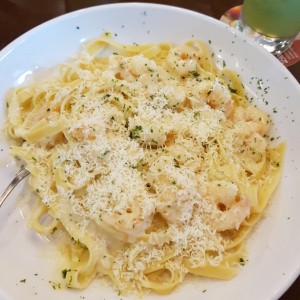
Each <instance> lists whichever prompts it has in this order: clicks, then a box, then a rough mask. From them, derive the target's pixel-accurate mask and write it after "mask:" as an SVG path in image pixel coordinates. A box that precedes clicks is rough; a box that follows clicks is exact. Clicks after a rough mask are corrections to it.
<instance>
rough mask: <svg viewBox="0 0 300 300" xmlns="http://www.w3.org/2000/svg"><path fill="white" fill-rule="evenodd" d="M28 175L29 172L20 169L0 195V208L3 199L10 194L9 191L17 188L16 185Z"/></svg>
mask: <svg viewBox="0 0 300 300" xmlns="http://www.w3.org/2000/svg"><path fill="white" fill-rule="evenodd" d="M29 174H30V172H29V171H27V170H26V169H24V168H22V169H21V170H20V171H19V173H18V174H17V175H16V176H15V178H14V179H13V180H12V181H11V183H10V184H9V185H8V186H7V187H6V189H5V190H4V191H3V192H2V193H1V195H0V207H1V206H2V204H3V202H4V201H5V199H6V198H7V197H8V195H9V194H10V193H11V191H12V190H13V189H14V188H15V187H16V186H17V184H18V183H19V182H20V181H21V180H23V179H24V178H25V177H26V176H28V175H29Z"/></svg>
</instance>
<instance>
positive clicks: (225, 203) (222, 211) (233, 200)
mask: <svg viewBox="0 0 300 300" xmlns="http://www.w3.org/2000/svg"><path fill="white" fill-rule="evenodd" d="M207 193H208V195H209V196H210V198H211V199H212V201H213V203H214V204H215V205H216V207H217V209H218V211H219V216H220V217H216V218H214V220H213V226H214V227H215V228H216V230H217V231H224V230H229V229H238V228H239V227H240V225H241V223H242V222H243V221H244V220H245V219H246V218H247V217H248V216H249V214H250V209H251V201H250V200H249V199H248V198H247V197H246V196H245V195H243V194H239V193H238V188H237V186H236V185H235V184H233V183H230V182H228V181H224V180H219V181H213V182H210V183H209V184H208V187H207Z"/></svg>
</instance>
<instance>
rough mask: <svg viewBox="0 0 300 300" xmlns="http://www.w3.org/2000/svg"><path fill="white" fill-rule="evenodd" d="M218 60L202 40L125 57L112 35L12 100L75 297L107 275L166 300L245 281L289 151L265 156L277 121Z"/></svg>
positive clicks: (39, 212)
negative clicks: (254, 237) (201, 285)
mask: <svg viewBox="0 0 300 300" xmlns="http://www.w3.org/2000/svg"><path fill="white" fill-rule="evenodd" d="M104 50H105V51H106V52H107V50H110V51H111V55H103V53H104ZM211 57H212V56H211V55H210V53H209V51H208V49H207V48H206V46H205V44H204V43H202V42H200V41H198V40H192V41H188V42H186V43H185V44H184V45H179V46H173V45H171V44H167V43H165V44H148V45H122V44H118V43H117V42H115V41H113V40H112V39H111V38H110V36H109V34H104V35H103V36H101V37H100V38H98V39H96V40H93V41H91V42H89V43H87V44H86V45H85V47H84V48H83V49H82V51H81V52H80V53H79V55H78V56H77V57H76V58H75V59H73V60H71V61H70V62H68V63H65V64H63V65H61V66H60V69H59V74H58V75H56V76H54V77H53V78H50V79H48V80H45V81H42V82H38V83H32V84H30V85H27V86H22V87H17V88H14V89H11V90H10V91H9V93H8V95H7V103H8V118H7V126H6V132H7V135H8V136H9V138H11V139H12V140H13V141H14V142H13V145H12V146H11V152H12V153H13V154H14V155H15V156H17V157H19V158H21V159H22V160H23V161H24V162H25V163H26V168H27V169H28V170H29V171H30V173H31V176H30V181H29V183H30V186H31V187H32V190H33V191H34V192H35V193H36V194H37V195H38V198H39V202H38V205H37V207H36V209H35V210H34V211H33V212H32V217H31V224H32V226H33V228H34V229H35V230H36V231H37V232H39V233H43V234H48V235H49V234H54V235H55V234H57V232H59V231H63V232H65V233H66V234H67V236H68V237H69V240H68V241H64V245H63V246H62V254H63V256H64V258H65V266H64V268H63V270H62V280H63V281H64V282H65V285H66V286H68V287H73V288H84V287H86V286H88V285H89V283H90V282H91V281H92V280H93V278H95V277H96V276H99V275H104V276H108V277H109V278H111V280H112V282H113V284H114V286H115V288H116V290H117V291H119V292H121V293H122V294H128V293H132V292H136V291H137V292H143V291H146V290H152V291H154V292H156V293H160V294H165V293H170V292H171V291H172V290H173V289H174V288H175V287H176V286H177V285H178V284H179V283H181V282H182V281H183V279H184V277H185V275H186V274H187V273H192V274H195V275H199V276H207V277H213V278H221V279H230V278H232V277H233V276H234V275H235V274H236V273H237V271H238V265H239V263H240V261H241V259H243V255H244V248H243V245H244V241H245V238H246V236H247V235H248V233H249V232H250V231H251V229H252V228H253V226H254V224H255V223H256V222H257V221H258V220H259V218H260V216H261V214H262V212H263V210H264V208H265V206H266V204H267V202H268V200H269V198H270V196H271V194H272V192H273V190H274V189H275V187H276V185H277V184H278V181H279V177H280V173H281V169H282V167H281V166H282V158H283V152H284V144H281V145H279V146H277V147H276V148H270V147H269V145H268V141H267V139H266V135H267V133H268V131H269V127H270V119H269V117H268V116H267V114H266V113H264V112H263V111H261V110H259V109H258V108H255V107H254V106H251V105H250V104H249V103H248V101H247V99H246V96H245V93H244V90H243V85H242V83H241V82H240V80H239V77H238V76H237V75H236V74H235V73H234V72H232V71H230V70H227V69H224V70H219V69H217V67H216V66H215V64H214V62H213V60H212V58H211ZM45 215H50V216H51V217H52V221H51V222H50V224H49V222H47V223H45V222H43V219H44V218H43V216H45ZM243 261H244V260H243Z"/></svg>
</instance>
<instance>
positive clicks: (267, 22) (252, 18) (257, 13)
mask: <svg viewBox="0 0 300 300" xmlns="http://www.w3.org/2000/svg"><path fill="white" fill-rule="evenodd" d="M242 14H243V15H242V19H243V22H244V23H245V24H246V25H247V26H249V27H251V28H252V29H253V30H255V31H256V32H258V33H260V34H263V35H266V36H268V37H272V38H284V37H293V36H295V35H297V33H298V32H299V31H300V0H244V3H243V12H242Z"/></svg>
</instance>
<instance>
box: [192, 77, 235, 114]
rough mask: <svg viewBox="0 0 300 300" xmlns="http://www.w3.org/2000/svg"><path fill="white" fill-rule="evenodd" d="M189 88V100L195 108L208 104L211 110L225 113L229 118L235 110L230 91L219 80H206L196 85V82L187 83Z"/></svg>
mask: <svg viewBox="0 0 300 300" xmlns="http://www.w3.org/2000/svg"><path fill="white" fill-rule="evenodd" d="M187 88H188V90H189V91H190V92H189V94H188V99H189V100H190V102H191V105H192V107H193V108H198V107H201V106H203V104H205V103H206V104H208V105H209V106H210V107H211V108H214V109H219V110H221V111H223V113H224V114H225V116H226V117H228V116H229V115H230V114H231V112H232V110H233V101H232V99H231V94H230V92H229V90H228V89H227V88H226V87H225V86H223V85H222V84H221V83H220V82H219V80H218V79H216V80H215V81H210V80H204V81H201V82H197V83H195V82H194V80H193V79H192V80H189V81H187Z"/></svg>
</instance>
